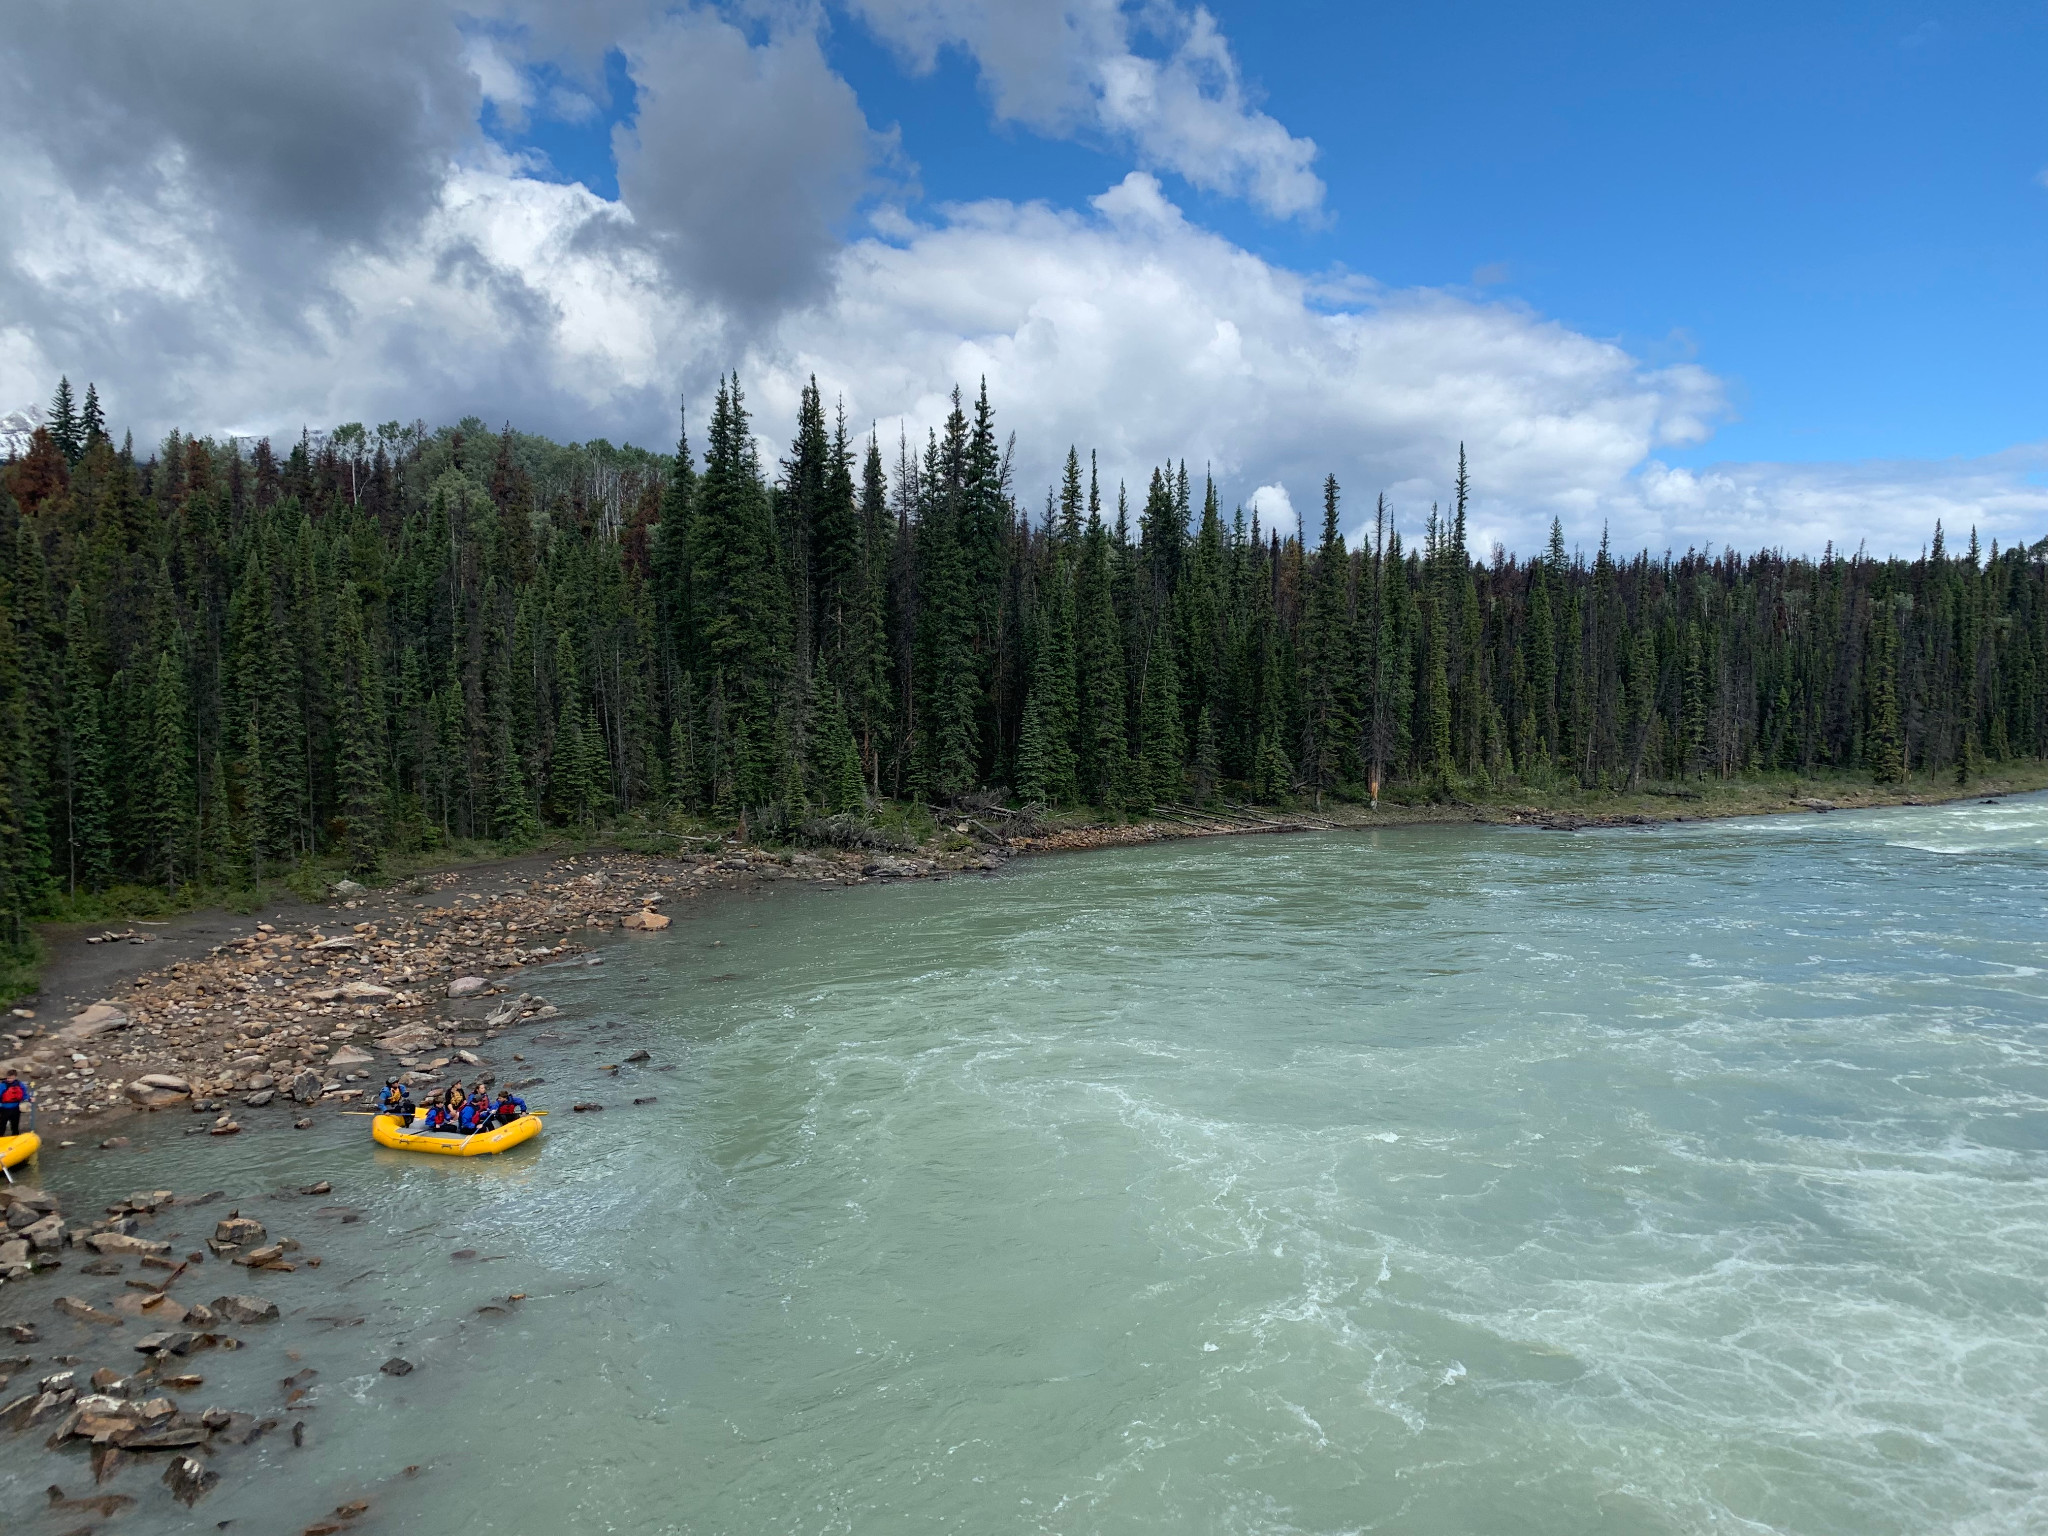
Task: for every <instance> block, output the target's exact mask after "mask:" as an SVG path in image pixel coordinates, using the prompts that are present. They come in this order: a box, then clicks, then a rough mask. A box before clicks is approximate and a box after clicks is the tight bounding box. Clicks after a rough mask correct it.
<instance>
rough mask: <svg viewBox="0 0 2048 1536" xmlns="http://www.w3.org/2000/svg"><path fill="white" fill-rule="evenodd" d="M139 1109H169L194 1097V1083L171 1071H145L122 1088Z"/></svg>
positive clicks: (129, 1100) (130, 1101)
mask: <svg viewBox="0 0 2048 1536" xmlns="http://www.w3.org/2000/svg"><path fill="white" fill-rule="evenodd" d="M121 1091H122V1092H123V1093H125V1094H126V1095H127V1096H128V1102H129V1103H131V1104H133V1105H134V1106H135V1107H136V1108H138V1109H167V1108H169V1107H170V1106H171V1105H173V1104H182V1103H184V1102H185V1101H186V1100H187V1099H189V1098H191V1097H192V1084H191V1083H190V1082H188V1081H187V1080H186V1079H184V1078H182V1077H177V1076H174V1075H173V1074H171V1073H169V1072H145V1073H144V1074H143V1075H142V1076H140V1077H138V1078H133V1079H131V1080H130V1081H129V1083H128V1084H127V1086H126V1087H124V1088H123V1089H122V1090H121Z"/></svg>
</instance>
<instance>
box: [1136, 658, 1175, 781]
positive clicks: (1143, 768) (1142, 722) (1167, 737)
mask: <svg viewBox="0 0 2048 1536" xmlns="http://www.w3.org/2000/svg"><path fill="white" fill-rule="evenodd" d="M1135 778H1136V783H1137V785H1138V786H1139V787H1140V788H1141V789H1142V791H1143V795H1144V804H1145V805H1146V806H1151V805H1158V804H1161V803H1162V802H1165V803H1170V802H1173V801H1177V800H1179V799H1180V798H1181V797H1182V796H1183V795H1185V794H1186V793H1187V738H1186V736H1185V734H1184V733H1183V731H1182V729H1181V717H1180V668H1179V666H1178V664H1177V663H1176V661H1175V659H1174V654H1173V629H1172V627H1171V626H1170V625H1167V624H1161V625H1160V626H1159V629H1158V632H1157V633H1156V634H1155V635H1154V636H1153V637H1152V650H1151V654H1150V655H1149V656H1148V657H1147V658H1146V661H1145V681H1144V685H1143V687H1142V689H1141V690H1140V693H1139V698H1138V772H1137V774H1136V776H1135Z"/></svg>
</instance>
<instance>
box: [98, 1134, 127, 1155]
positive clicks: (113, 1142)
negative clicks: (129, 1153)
mask: <svg viewBox="0 0 2048 1536" xmlns="http://www.w3.org/2000/svg"><path fill="white" fill-rule="evenodd" d="M127 1145H128V1138H127V1137H126V1136H109V1137H108V1138H107V1139H106V1140H105V1141H103V1142H101V1143H100V1146H101V1147H103V1148H105V1149H106V1150H107V1151H109V1152H111V1151H112V1150H113V1149H114V1148H116V1147H125V1146H127Z"/></svg>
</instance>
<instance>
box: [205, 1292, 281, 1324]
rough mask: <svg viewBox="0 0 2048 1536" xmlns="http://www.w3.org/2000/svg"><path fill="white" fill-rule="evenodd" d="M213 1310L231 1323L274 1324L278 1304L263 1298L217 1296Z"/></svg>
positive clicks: (214, 1299)
mask: <svg viewBox="0 0 2048 1536" xmlns="http://www.w3.org/2000/svg"><path fill="white" fill-rule="evenodd" d="M213 1310H214V1311H215V1312H217V1313H219V1314H220V1315H221V1316H222V1317H224V1318H226V1319H227V1320H228V1321H229V1322H231V1323H274V1322H276V1321H277V1303H276V1302H274V1301H265V1300H264V1299H263V1298H262V1297H261V1296H216V1297H214V1298H213Z"/></svg>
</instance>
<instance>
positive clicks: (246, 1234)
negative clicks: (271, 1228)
mask: <svg viewBox="0 0 2048 1536" xmlns="http://www.w3.org/2000/svg"><path fill="white" fill-rule="evenodd" d="M269 1235H270V1234H269V1233H268V1232H266V1231H265V1230H264V1228H263V1223H262V1222H260V1221H256V1220H254V1219H253V1218H251V1217H248V1216H227V1217H223V1218H222V1219H221V1220H220V1221H218V1222H216V1223H214V1228H213V1240H214V1241H215V1242H216V1243H233V1244H235V1245H236V1246H238V1247H247V1246H248V1245H249V1244H251V1243H260V1242H262V1241H263V1239H264V1238H266V1237H268V1236H269Z"/></svg>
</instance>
